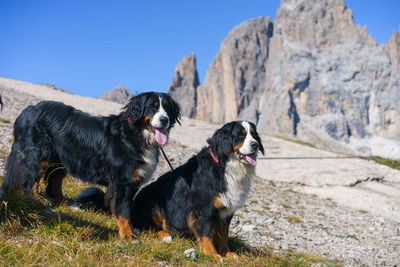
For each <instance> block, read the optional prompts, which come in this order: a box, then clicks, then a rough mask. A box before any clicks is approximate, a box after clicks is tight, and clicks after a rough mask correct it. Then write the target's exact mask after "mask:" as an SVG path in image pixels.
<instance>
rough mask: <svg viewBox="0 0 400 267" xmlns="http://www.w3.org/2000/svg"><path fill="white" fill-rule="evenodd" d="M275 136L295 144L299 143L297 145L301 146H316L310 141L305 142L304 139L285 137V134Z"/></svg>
mask: <svg viewBox="0 0 400 267" xmlns="http://www.w3.org/2000/svg"><path fill="white" fill-rule="evenodd" d="M277 138H280V139H282V140H285V141H289V142H292V143H296V144H299V145H302V146H308V147H311V148H317V147H316V146H315V145H313V144H311V143H308V142H305V141H301V140H296V139H291V138H288V137H285V136H277Z"/></svg>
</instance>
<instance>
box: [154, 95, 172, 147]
mask: <svg viewBox="0 0 400 267" xmlns="http://www.w3.org/2000/svg"><path fill="white" fill-rule="evenodd" d="M158 99H159V101H160V105H159V109H158V111H157V112H156V114H154V116H153V119H152V120H151V126H153V128H154V135H155V138H156V140H157V143H158V144H159V145H165V143H167V140H168V130H167V129H168V128H169V125H170V123H169V116H168V113H167V112H166V111H165V109H164V108H163V105H162V99H161V97H159V98H158ZM161 118H167V119H168V122H167V124H165V125H163V124H162V122H161Z"/></svg>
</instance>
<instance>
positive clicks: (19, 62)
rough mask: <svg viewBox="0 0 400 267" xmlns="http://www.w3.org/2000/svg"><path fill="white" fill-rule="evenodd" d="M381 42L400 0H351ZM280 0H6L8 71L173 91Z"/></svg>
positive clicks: (2, 32)
mask: <svg viewBox="0 0 400 267" xmlns="http://www.w3.org/2000/svg"><path fill="white" fill-rule="evenodd" d="M345 2H346V5H347V7H349V8H351V9H352V10H353V15H354V20H355V22H356V23H357V24H361V25H364V24H365V25H367V27H368V32H369V33H370V34H371V35H372V37H373V38H375V39H376V40H377V41H378V43H385V42H387V41H388V40H389V37H390V35H391V34H392V31H393V30H396V31H398V30H399V24H400V15H399V14H400V1H397V0H391V1H389V0H381V1H367V0H364V1H363V0H345ZM278 7H279V0H247V1H238V0H214V1H209V0H204V1H190V0H186V1H173V0H171V1H165V0H164V1H161V0H160V1H133V0H132V1H123V0H116V1H102V0H96V1H94V0H83V1H78V0H70V1H66V0H47V1H46V0H25V1H24V0H0V75H1V76H4V77H9V78H14V79H18V80H23V81H29V82H35V83H49V84H54V85H55V86H56V87H58V88H63V89H65V90H67V91H69V92H72V93H76V94H80V95H87V96H99V95H101V94H103V93H104V92H106V91H107V90H109V89H111V88H113V87H115V86H117V85H119V84H123V85H125V86H126V87H128V88H129V89H130V90H131V91H132V92H143V91H149V90H154V91H164V92H165V91H166V90H167V88H168V86H169V84H170V82H171V79H172V76H173V73H174V69H175V66H176V65H177V64H178V63H179V61H180V59H181V58H182V57H183V56H185V55H187V54H189V53H195V54H196V57H197V67H198V71H199V76H200V81H201V82H202V81H203V79H204V76H205V74H206V71H207V68H208V65H209V64H210V63H211V62H212V61H213V59H214V57H215V55H216V53H217V52H218V49H219V46H220V44H221V42H222V40H223V39H224V38H225V36H226V35H227V34H228V32H229V31H230V30H231V29H232V28H233V27H234V26H236V25H238V24H240V23H241V22H243V21H245V20H247V19H250V18H254V17H258V16H271V17H272V18H274V17H275V13H276V11H277V9H278Z"/></svg>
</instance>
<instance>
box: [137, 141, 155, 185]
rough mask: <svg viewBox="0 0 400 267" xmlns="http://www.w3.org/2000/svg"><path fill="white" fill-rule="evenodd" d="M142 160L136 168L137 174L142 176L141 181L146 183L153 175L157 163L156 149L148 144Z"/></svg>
mask: <svg viewBox="0 0 400 267" xmlns="http://www.w3.org/2000/svg"><path fill="white" fill-rule="evenodd" d="M142 159H143V161H144V162H145V163H144V165H143V166H141V167H140V168H139V170H138V172H139V175H140V176H141V177H142V178H143V181H142V183H143V184H144V183H147V182H148V181H149V180H150V178H151V176H152V175H153V173H154V171H155V169H156V166H157V163H158V149H157V148H156V147H154V146H150V147H149V148H148V149H146V150H145V151H144V153H143V158H142Z"/></svg>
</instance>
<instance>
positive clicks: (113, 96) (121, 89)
mask: <svg viewBox="0 0 400 267" xmlns="http://www.w3.org/2000/svg"><path fill="white" fill-rule="evenodd" d="M132 96H133V94H132V93H131V92H130V91H129V89H128V88H126V87H125V86H123V85H118V86H117V87H115V88H113V89H111V90H109V91H107V92H106V93H105V94H104V95H102V96H99V98H100V99H104V100H109V101H112V102H116V103H119V104H123V105H124V104H126V102H127V101H128V100H129V98H131V97H132Z"/></svg>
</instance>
